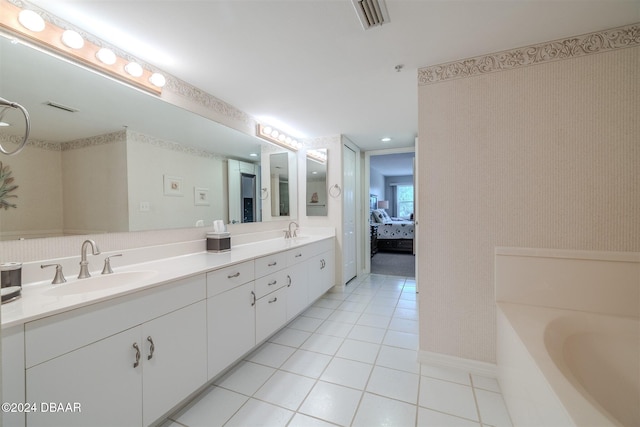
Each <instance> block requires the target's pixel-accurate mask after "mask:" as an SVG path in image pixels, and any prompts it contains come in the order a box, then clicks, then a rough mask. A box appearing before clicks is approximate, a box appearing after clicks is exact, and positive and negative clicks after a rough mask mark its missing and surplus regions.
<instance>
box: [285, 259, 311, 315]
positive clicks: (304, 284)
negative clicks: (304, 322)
mask: <svg viewBox="0 0 640 427" xmlns="http://www.w3.org/2000/svg"><path fill="white" fill-rule="evenodd" d="M286 273H287V320H291V319H293V318H294V317H296V316H297V315H298V314H299V313H300V312H301V311H302V310H304V309H305V308H307V306H308V305H309V284H308V277H307V264H306V263H301V264H296V265H294V266H293V267H290V268H289V269H288V270H287V271H286Z"/></svg>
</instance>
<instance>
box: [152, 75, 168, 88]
mask: <svg viewBox="0 0 640 427" xmlns="http://www.w3.org/2000/svg"><path fill="white" fill-rule="evenodd" d="M149 81H150V82H151V84H152V85H154V86H156V87H164V85H165V84H167V79H165V77H164V76H163V75H162V74H160V73H153V74H151V77H149Z"/></svg>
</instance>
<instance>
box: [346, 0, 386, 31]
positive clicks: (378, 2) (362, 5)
mask: <svg viewBox="0 0 640 427" xmlns="http://www.w3.org/2000/svg"><path fill="white" fill-rule="evenodd" d="M351 3H353V7H354V8H355V9H356V13H357V14H358V19H360V23H361V24H362V28H363V29H364V30H368V29H369V28H373V27H378V26H380V25H382V24H387V23H389V12H387V6H386V5H385V3H384V0H351Z"/></svg>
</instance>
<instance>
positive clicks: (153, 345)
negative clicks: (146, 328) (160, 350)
mask: <svg viewBox="0 0 640 427" xmlns="http://www.w3.org/2000/svg"><path fill="white" fill-rule="evenodd" d="M147 341H149V342H150V343H151V346H149V355H148V356H147V360H151V358H152V357H153V352H154V351H155V350H156V345H155V344H154V343H153V339H152V338H151V336H148V337H147Z"/></svg>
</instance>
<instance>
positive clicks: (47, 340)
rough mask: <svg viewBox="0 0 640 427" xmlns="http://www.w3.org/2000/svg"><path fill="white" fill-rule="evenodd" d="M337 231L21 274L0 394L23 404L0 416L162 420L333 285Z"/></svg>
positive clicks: (91, 421) (10, 313) (92, 421)
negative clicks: (88, 269)
mask: <svg viewBox="0 0 640 427" xmlns="http://www.w3.org/2000/svg"><path fill="white" fill-rule="evenodd" d="M334 240H335V238H334V237H333V236H305V237H299V238H293V239H286V240H285V239H282V238H280V239H272V240H267V241H261V242H255V243H251V244H246V245H238V246H234V247H233V249H232V250H231V251H230V252H226V253H207V252H199V253H194V254H189V255H182V256H177V257H172V258H167V259H161V260H156V261H152V262H145V263H139V264H135V265H129V266H127V267H122V268H115V269H114V270H115V273H114V274H113V276H111V277H109V278H106V279H105V276H100V275H99V272H98V273H93V277H91V278H88V279H81V280H75V279H71V280H69V282H68V283H65V284H61V285H52V284H50V281H48V282H46V283H36V284H30V285H29V284H28V285H26V286H25V287H24V290H23V297H22V299H21V300H19V301H16V302H14V303H12V304H11V305H5V306H4V307H3V313H2V323H3V346H2V351H3V358H2V363H3V366H2V368H3V373H4V374H5V375H4V378H3V397H4V401H5V402H15V403H17V404H22V403H26V404H27V406H24V405H22V406H20V407H16V408H15V409H16V412H13V413H12V412H8V413H4V414H3V415H4V416H3V425H5V426H13V425H19V426H24V425H28V426H41V425H46V426H53V425H64V426H87V425H91V426H99V425H122V426H124V425H127V426H133V425H139V426H146V425H150V424H154V423H156V422H158V421H161V420H162V418H163V417H164V416H165V415H167V414H168V413H169V412H171V411H172V410H175V408H176V407H178V406H179V405H180V404H181V403H182V402H184V401H185V400H186V399H188V398H189V397H191V396H193V395H194V394H195V393H197V392H198V391H200V390H202V388H203V387H205V386H206V385H208V384H209V383H210V382H212V381H213V380H215V378H217V377H218V376H220V374H221V373H223V372H224V371H225V370H227V369H228V368H229V367H230V366H232V365H233V364H234V363H235V362H236V361H238V360H239V359H240V358H242V357H243V356H244V355H246V354H247V353H249V352H250V351H252V350H253V349H254V348H255V347H257V346H258V345H259V344H261V343H262V342H264V341H265V340H266V339H268V338H269V337H270V336H271V335H273V334H274V333H275V332H277V331H278V330H279V329H280V328H282V327H283V326H284V325H286V324H287V322H289V321H290V320H292V319H293V318H294V317H295V316H297V315H298V314H299V313H300V312H302V311H303V310H304V309H305V308H307V307H308V306H309V305H311V304H312V303H313V302H314V301H315V300H316V299H318V298H319V297H320V296H322V295H323V294H324V293H325V292H326V291H328V290H329V289H330V288H331V287H332V286H333V285H334V283H335V280H334V245H335V243H334ZM93 267H94V268H95V267H97V266H93ZM118 280H122V282H123V283H117V282H118ZM83 286H84V287H85V289H86V291H83ZM5 307H6V310H5ZM23 349H24V351H23ZM29 405H31V406H29ZM18 409H20V411H18ZM23 412H26V414H23Z"/></svg>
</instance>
